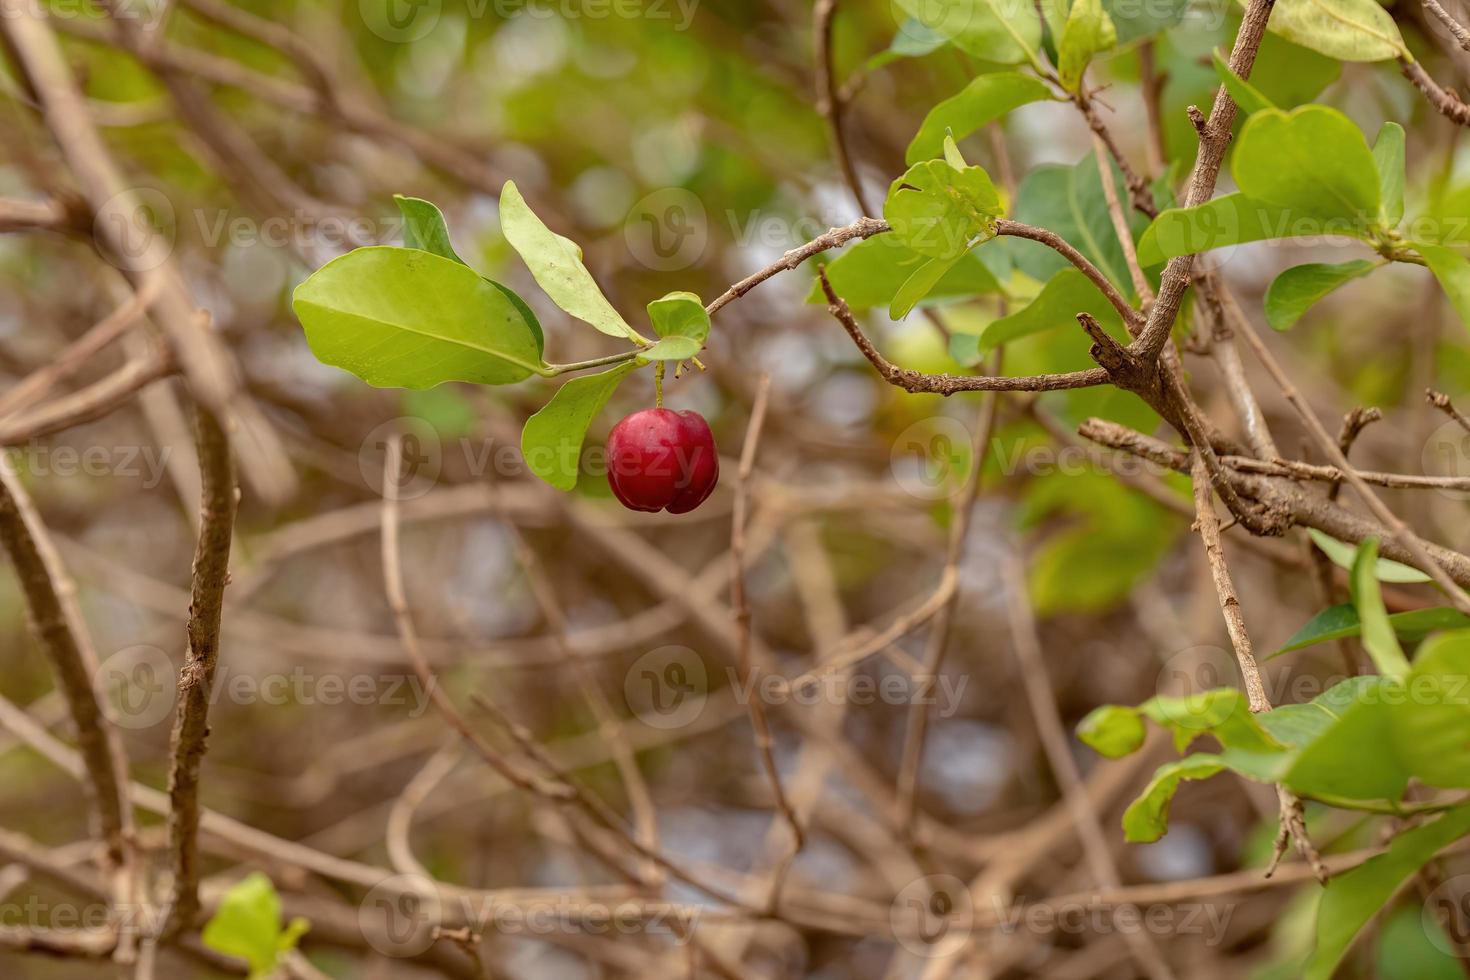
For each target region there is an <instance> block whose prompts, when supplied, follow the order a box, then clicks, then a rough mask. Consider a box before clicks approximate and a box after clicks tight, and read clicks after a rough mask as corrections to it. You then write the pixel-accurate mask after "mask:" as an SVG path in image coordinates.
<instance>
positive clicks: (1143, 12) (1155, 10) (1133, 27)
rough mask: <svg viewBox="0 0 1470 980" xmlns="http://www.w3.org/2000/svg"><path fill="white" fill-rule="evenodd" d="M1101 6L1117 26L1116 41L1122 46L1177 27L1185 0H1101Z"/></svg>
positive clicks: (1182, 13)
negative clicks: (1148, 1)
mask: <svg viewBox="0 0 1470 980" xmlns="http://www.w3.org/2000/svg"><path fill="white" fill-rule="evenodd" d="M1103 9H1104V10H1106V11H1107V12H1108V16H1110V17H1112V19H1113V25H1114V26H1115V27H1117V29H1118V43H1119V44H1120V45H1126V44H1129V43H1131V42H1133V41H1136V40H1138V39H1139V38H1141V37H1151V36H1153V35H1155V34H1158V33H1160V32H1161V31H1165V30H1168V29H1169V28H1171V27H1177V26H1178V25H1179V22H1180V21H1182V20H1183V19H1184V14H1185V13H1186V12H1187V11H1188V9H1189V0H1156V2H1151V3H1139V2H1138V0H1103Z"/></svg>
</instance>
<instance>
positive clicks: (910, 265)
mask: <svg viewBox="0 0 1470 980" xmlns="http://www.w3.org/2000/svg"><path fill="white" fill-rule="evenodd" d="M929 261H930V260H929V259H927V258H925V257H924V256H922V255H920V254H919V253H918V252H915V251H914V250H913V249H911V248H908V247H906V246H905V245H904V244H903V243H902V242H900V241H899V240H898V239H897V238H895V237H893V236H892V235H875V236H873V237H872V238H869V239H868V240H867V241H863V242H858V243H857V244H856V245H852V246H850V247H849V248H848V249H847V250H846V251H844V252H843V253H842V254H841V255H839V256H838V257H837V258H836V259H834V260H832V261H831V262H829V263H827V266H826V269H827V280H828V281H829V282H831V283H832V289H833V290H834V291H835V292H836V293H837V295H838V296H841V297H842V298H843V300H845V301H846V302H847V305H848V306H849V307H851V308H852V309H853V310H867V309H872V308H873V307H884V308H887V307H888V305H889V304H890V303H891V302H893V298H894V296H896V295H897V294H898V291H899V289H901V288H902V287H903V285H904V283H906V282H908V280H909V279H910V278H911V277H912V276H913V274H914V272H915V271H916V270H917V269H918V268H919V267H920V266H922V265H924V264H925V263H927V262H929ZM999 290H1000V283H999V282H997V281H996V279H995V277H994V276H993V275H991V273H990V271H989V270H988V269H986V268H985V266H984V265H983V264H982V263H981V262H980V260H979V258H978V257H977V253H975V252H967V253H965V254H964V255H963V256H962V257H961V258H960V259H959V261H958V262H956V263H955V264H954V266H953V267H952V268H951V269H950V270H949V271H948V272H947V273H945V274H944V276H943V277H941V278H940V280H939V282H938V283H937V284H935V286H934V288H933V289H931V290H930V291H929V292H928V294H927V295H926V298H927V299H930V300H939V299H959V298H964V297H970V296H980V295H984V294H986V293H994V292H998V291H999ZM806 301H807V302H808V303H823V304H824V303H826V302H827V296H826V294H825V293H823V292H822V284H821V283H820V282H817V281H815V280H814V281H813V282H812V288H811V292H809V293H808V294H807V298H806Z"/></svg>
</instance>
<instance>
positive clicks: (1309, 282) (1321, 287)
mask: <svg viewBox="0 0 1470 980" xmlns="http://www.w3.org/2000/svg"><path fill="white" fill-rule="evenodd" d="M1382 264H1383V263H1381V262H1373V261H1370V260H1368V259H1354V260H1353V261H1351V262H1341V263H1338V264H1336V265H1328V264H1325V263H1320V262H1311V263H1308V264H1306V265H1297V266H1292V267H1291V268H1290V269H1287V270H1286V271H1285V272H1283V273H1281V275H1279V276H1277V277H1276V278H1275V280H1273V281H1272V283H1271V286H1270V288H1269V289H1267V290H1266V322H1267V323H1269V324H1271V329H1273V330H1290V329H1291V328H1292V327H1293V326H1294V325H1295V324H1296V322H1297V321H1298V320H1300V319H1301V318H1302V317H1303V316H1304V315H1305V314H1306V312H1307V310H1309V309H1311V308H1312V306H1313V304H1315V303H1317V302H1318V301H1319V300H1321V299H1322V298H1323V297H1324V296H1326V295H1327V294H1329V293H1331V292H1332V291H1333V290H1334V289H1336V288H1338V287H1339V286H1341V285H1343V284H1344V283H1348V282H1351V281H1353V280H1354V279H1359V278H1362V277H1363V276H1366V275H1367V274H1368V273H1370V272H1372V271H1373V270H1374V269H1376V268H1378V267H1379V266H1380V265H1382Z"/></svg>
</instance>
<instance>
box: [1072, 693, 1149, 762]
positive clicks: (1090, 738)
mask: <svg viewBox="0 0 1470 980" xmlns="http://www.w3.org/2000/svg"><path fill="white" fill-rule="evenodd" d="M1144 735H1145V731H1144V725H1143V717H1142V715H1140V714H1139V713H1138V711H1137V710H1136V709H1134V708H1128V707H1124V706H1123V705H1118V704H1104V705H1099V706H1098V707H1096V708H1094V709H1093V710H1092V711H1089V712H1088V713H1087V717H1086V718H1083V719H1082V721H1081V722H1079V723H1078V725H1077V737H1078V738H1079V739H1081V740H1082V744H1083V745H1086V746H1088V747H1089V748H1091V749H1092V750H1093V751H1095V752H1097V753H1098V754H1099V755H1101V756H1105V757H1106V758H1109V759H1121V758H1122V757H1123V756H1125V755H1131V754H1132V753H1134V752H1137V751H1138V749H1139V748H1140V747H1141V746H1142V745H1143V739H1144Z"/></svg>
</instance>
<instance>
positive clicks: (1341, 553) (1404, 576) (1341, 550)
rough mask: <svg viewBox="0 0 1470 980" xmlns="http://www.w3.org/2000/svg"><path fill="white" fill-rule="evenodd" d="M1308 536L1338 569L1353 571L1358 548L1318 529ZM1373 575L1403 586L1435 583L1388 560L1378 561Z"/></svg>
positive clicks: (1416, 570) (1413, 570)
mask: <svg viewBox="0 0 1470 980" xmlns="http://www.w3.org/2000/svg"><path fill="white" fill-rule="evenodd" d="M1307 534H1308V536H1310V537H1311V539H1312V543H1313V544H1315V545H1316V546H1317V547H1318V549H1320V550H1321V552H1322V554H1324V555H1326V556H1327V557H1328V558H1330V559H1331V560H1332V563H1333V564H1334V565H1336V566H1337V567H1338V568H1346V569H1347V570H1348V571H1352V568H1353V562H1354V560H1356V558H1357V555H1358V552H1357V549H1356V548H1354V547H1353V546H1352V545H1350V544H1344V543H1343V542H1341V541H1339V540H1337V539H1336V538H1334V537H1332V535H1330V534H1324V533H1323V532H1321V531H1319V530H1317V529H1316V528H1309V529H1308V530H1307ZM1373 574H1374V576H1375V577H1376V578H1377V579H1378V581H1380V582H1397V583H1400V584H1403V585H1410V584H1415V583H1419V582H1429V581H1433V580H1432V579H1430V577H1429V576H1428V575H1425V574H1424V573H1423V572H1421V571H1419V569H1417V568H1410V567H1409V566H1408V565H1403V564H1400V563H1399V562H1396V561H1390V560H1389V559H1387V558H1380V559H1378V563H1377V564H1376V565H1375V566H1374V569H1373Z"/></svg>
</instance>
